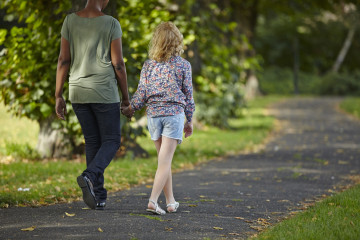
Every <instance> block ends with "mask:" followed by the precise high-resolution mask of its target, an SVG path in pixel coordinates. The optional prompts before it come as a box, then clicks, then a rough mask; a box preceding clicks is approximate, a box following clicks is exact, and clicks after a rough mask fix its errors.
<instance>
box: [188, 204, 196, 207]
mask: <svg viewBox="0 0 360 240" xmlns="http://www.w3.org/2000/svg"><path fill="white" fill-rule="evenodd" d="M197 206H198V205H196V204H190V205H189V207H197Z"/></svg>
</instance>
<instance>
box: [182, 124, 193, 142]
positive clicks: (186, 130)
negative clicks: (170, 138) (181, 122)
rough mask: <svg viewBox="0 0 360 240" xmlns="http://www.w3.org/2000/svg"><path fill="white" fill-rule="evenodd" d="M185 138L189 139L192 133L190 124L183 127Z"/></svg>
mask: <svg viewBox="0 0 360 240" xmlns="http://www.w3.org/2000/svg"><path fill="white" fill-rule="evenodd" d="M184 133H185V138H187V137H190V136H191V135H192V133H193V124H192V123H191V122H187V123H185V126H184Z"/></svg>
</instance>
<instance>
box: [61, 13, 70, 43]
mask: <svg viewBox="0 0 360 240" xmlns="http://www.w3.org/2000/svg"><path fill="white" fill-rule="evenodd" d="M61 36H62V37H63V38H65V39H66V40H68V41H69V28H68V16H66V17H65V20H64V22H63V25H62V27H61Z"/></svg>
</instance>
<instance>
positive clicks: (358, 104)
mask: <svg viewBox="0 0 360 240" xmlns="http://www.w3.org/2000/svg"><path fill="white" fill-rule="evenodd" d="M340 108H341V109H342V110H344V111H346V112H348V113H350V114H352V115H354V116H355V117H357V118H360V97H348V98H346V99H345V100H344V101H342V102H341V103H340Z"/></svg>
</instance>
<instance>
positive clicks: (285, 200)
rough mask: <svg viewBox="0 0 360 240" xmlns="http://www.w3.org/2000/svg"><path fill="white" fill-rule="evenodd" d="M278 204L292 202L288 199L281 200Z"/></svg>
mask: <svg viewBox="0 0 360 240" xmlns="http://www.w3.org/2000/svg"><path fill="white" fill-rule="evenodd" d="M278 202H290V201H289V200H287V199H283V200H279V201H278Z"/></svg>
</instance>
